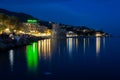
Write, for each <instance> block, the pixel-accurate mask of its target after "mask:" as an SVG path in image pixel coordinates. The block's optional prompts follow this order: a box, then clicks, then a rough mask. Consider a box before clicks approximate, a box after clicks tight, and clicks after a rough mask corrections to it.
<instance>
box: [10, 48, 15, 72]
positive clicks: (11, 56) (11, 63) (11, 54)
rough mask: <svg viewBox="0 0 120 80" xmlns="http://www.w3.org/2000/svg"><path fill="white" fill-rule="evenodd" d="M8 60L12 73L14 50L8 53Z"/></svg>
mask: <svg viewBox="0 0 120 80" xmlns="http://www.w3.org/2000/svg"><path fill="white" fill-rule="evenodd" d="M9 60H10V67H11V71H13V65H14V50H12V49H11V50H10V51H9Z"/></svg>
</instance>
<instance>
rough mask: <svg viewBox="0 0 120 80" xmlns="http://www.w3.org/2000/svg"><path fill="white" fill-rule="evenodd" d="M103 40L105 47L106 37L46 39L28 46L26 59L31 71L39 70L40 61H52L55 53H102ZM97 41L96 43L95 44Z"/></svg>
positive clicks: (11, 54) (11, 57)
mask: <svg viewBox="0 0 120 80" xmlns="http://www.w3.org/2000/svg"><path fill="white" fill-rule="evenodd" d="M101 40H102V43H103V46H104V47H105V38H103V39H101V38H100V37H96V38H67V39H62V40H60V39H45V40H40V41H38V42H34V43H32V44H31V45H28V46H27V47H26V54H27V55H26V59H27V66H28V70H29V71H34V72H37V70H38V68H39V64H40V61H41V60H42V59H43V60H44V61H51V60H52V57H53V53H55V54H58V55H59V56H60V55H61V54H62V53H64V54H66V52H67V53H68V54H69V57H70V58H71V57H73V55H75V54H76V53H79V54H82V53H83V54H84V55H87V53H90V51H91V49H92V51H93V50H94V51H95V52H96V56H99V54H100V47H101ZM94 43H95V44H94ZM13 60H14V59H13V51H10V62H11V65H13Z"/></svg>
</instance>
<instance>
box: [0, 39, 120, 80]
mask: <svg viewBox="0 0 120 80" xmlns="http://www.w3.org/2000/svg"><path fill="white" fill-rule="evenodd" d="M5 79H7V80H8V79H9V80H33V79H34V80H68V79H69V80H99V79H100V80H104V79H105V80H117V79H118V80H120V38H100V37H97V38H67V39H46V40H41V41H38V42H34V43H32V44H31V45H28V46H25V47H22V48H17V49H11V50H9V51H6V52H0V80H5Z"/></svg>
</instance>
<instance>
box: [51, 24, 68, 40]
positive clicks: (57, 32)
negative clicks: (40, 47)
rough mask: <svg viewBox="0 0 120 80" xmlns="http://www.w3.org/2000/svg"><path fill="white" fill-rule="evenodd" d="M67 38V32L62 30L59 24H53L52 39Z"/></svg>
mask: <svg viewBox="0 0 120 80" xmlns="http://www.w3.org/2000/svg"><path fill="white" fill-rule="evenodd" d="M64 37H66V30H65V29H62V28H61V26H60V25H59V24H52V38H64Z"/></svg>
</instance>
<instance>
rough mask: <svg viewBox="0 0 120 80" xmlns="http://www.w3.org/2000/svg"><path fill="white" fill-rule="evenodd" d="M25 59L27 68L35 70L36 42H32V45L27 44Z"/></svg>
mask: <svg viewBox="0 0 120 80" xmlns="http://www.w3.org/2000/svg"><path fill="white" fill-rule="evenodd" d="M26 54H27V55H26V59H27V65H28V69H29V70H30V71H35V72H36V71H37V67H38V46H37V43H32V45H28V46H27V49H26Z"/></svg>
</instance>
